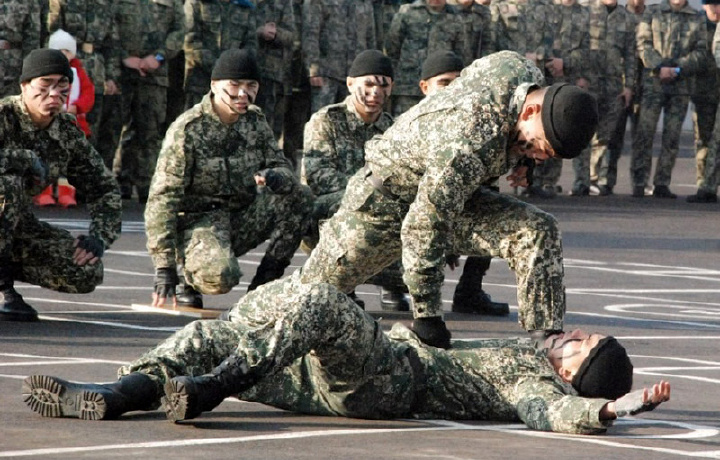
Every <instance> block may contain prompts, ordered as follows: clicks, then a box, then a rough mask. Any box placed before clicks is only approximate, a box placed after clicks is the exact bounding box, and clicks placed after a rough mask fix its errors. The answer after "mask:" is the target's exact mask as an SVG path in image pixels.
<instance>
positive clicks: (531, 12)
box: [490, 0, 555, 68]
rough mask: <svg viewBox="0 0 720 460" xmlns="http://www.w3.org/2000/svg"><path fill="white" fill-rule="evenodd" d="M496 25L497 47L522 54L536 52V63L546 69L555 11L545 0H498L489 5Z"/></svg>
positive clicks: (552, 38)
mask: <svg viewBox="0 0 720 460" xmlns="http://www.w3.org/2000/svg"><path fill="white" fill-rule="evenodd" d="M490 15H491V19H492V23H493V25H494V27H495V32H494V37H495V47H496V49H497V50H498V51H502V50H510V51H517V52H518V53H520V54H526V53H534V54H535V55H536V56H537V60H536V62H535V63H536V64H537V65H538V66H539V67H540V68H543V65H544V61H545V59H546V58H548V57H550V54H551V50H552V47H553V40H554V33H555V32H554V30H553V23H552V19H553V17H554V15H555V10H554V6H553V4H552V2H550V1H546V0H499V1H493V2H492V3H491V4H490Z"/></svg>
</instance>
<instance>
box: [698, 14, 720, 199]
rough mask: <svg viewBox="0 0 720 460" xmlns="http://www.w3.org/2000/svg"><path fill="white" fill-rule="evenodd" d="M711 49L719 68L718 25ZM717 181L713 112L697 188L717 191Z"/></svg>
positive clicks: (718, 127)
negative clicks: (704, 158)
mask: <svg viewBox="0 0 720 460" xmlns="http://www.w3.org/2000/svg"><path fill="white" fill-rule="evenodd" d="M712 51H713V56H714V57H715V66H716V67H717V68H720V27H717V28H716V29H715V35H714V36H713V44H712ZM718 72H720V70H718ZM718 111H720V106H718ZM718 183H720V114H718V112H715V127H714V128H713V136H712V139H711V140H710V145H709V146H708V154H707V158H706V160H705V173H704V176H703V180H702V181H701V182H700V183H699V184H698V190H703V191H706V192H709V193H717V188H718Z"/></svg>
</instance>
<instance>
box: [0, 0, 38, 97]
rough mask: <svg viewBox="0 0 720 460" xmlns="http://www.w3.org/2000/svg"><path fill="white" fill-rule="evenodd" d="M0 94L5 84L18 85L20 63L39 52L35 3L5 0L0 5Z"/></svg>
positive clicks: (36, 4) (24, 0)
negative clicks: (29, 55) (36, 51)
mask: <svg viewBox="0 0 720 460" xmlns="http://www.w3.org/2000/svg"><path fill="white" fill-rule="evenodd" d="M0 18H2V20H1V21H0V94H2V88H3V87H4V86H5V85H6V84H7V85H10V84H12V85H13V86H14V85H15V84H17V82H18V79H19V78H20V73H21V72H22V61H23V58H24V57H25V56H27V55H28V53H30V51H32V50H34V49H37V48H40V45H41V43H40V30H41V25H40V5H39V4H38V3H37V2H35V1H30V2H28V1H27V0H6V1H3V2H2V3H0Z"/></svg>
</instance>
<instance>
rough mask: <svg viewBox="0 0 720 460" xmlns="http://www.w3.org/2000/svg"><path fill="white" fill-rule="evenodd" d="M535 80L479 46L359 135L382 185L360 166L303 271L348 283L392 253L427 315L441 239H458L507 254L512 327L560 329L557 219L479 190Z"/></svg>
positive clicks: (519, 62) (508, 163)
mask: <svg viewBox="0 0 720 460" xmlns="http://www.w3.org/2000/svg"><path fill="white" fill-rule="evenodd" d="M543 83H544V80H543V77H542V74H541V72H540V70H539V69H538V68H537V67H536V66H535V65H534V64H533V63H532V62H531V61H529V60H527V59H525V58H523V57H521V56H519V55H518V54H517V53H514V52H502V53H497V54H493V55H490V56H488V57H486V58H483V59H479V60H477V61H475V62H474V63H473V64H472V65H470V66H469V67H466V68H465V69H464V70H463V72H462V74H461V76H460V77H459V78H458V79H456V80H455V81H454V82H453V83H452V84H451V85H450V86H448V87H447V88H445V89H444V90H443V91H441V92H439V93H437V94H435V95H432V96H429V97H427V98H425V99H424V100H423V101H421V102H420V103H419V104H418V105H416V106H415V107H413V108H412V109H410V110H409V111H408V112H406V113H405V114H404V115H402V116H401V117H400V118H398V119H396V120H395V124H394V125H393V126H392V127H390V129H388V130H387V131H386V132H385V134H384V135H382V136H376V137H375V138H373V139H372V140H370V141H369V142H367V143H366V144H365V161H366V164H367V166H368V168H369V169H370V170H371V171H372V176H374V180H376V181H378V182H381V183H382V184H383V185H384V190H383V192H380V191H378V190H377V189H375V188H374V187H373V186H371V185H370V183H369V182H368V181H366V177H367V174H368V173H367V172H366V171H365V170H361V171H360V172H358V173H357V174H355V176H353V177H352V178H351V179H350V181H349V183H348V186H347V191H346V193H345V196H344V198H343V201H342V203H341V205H340V210H339V211H338V212H337V213H336V214H335V215H334V216H333V217H332V218H331V219H330V220H329V221H328V222H327V223H326V224H325V227H323V232H321V235H320V243H319V244H318V246H317V247H316V248H315V250H314V251H313V252H312V254H311V255H310V258H309V259H308V261H307V262H306V264H305V266H304V270H303V281H304V282H327V283H330V284H333V285H334V286H337V287H338V288H339V289H340V290H342V291H343V292H350V291H352V289H353V288H354V287H355V286H357V284H360V283H362V282H363V281H364V280H366V279H367V278H368V277H369V276H371V275H373V274H375V273H377V272H379V271H380V270H381V269H382V268H383V267H385V266H386V265H388V264H390V263H392V262H394V261H395V260H397V259H398V258H399V257H400V256H402V263H403V267H405V274H404V280H405V284H406V285H407V286H408V288H409V291H410V294H411V296H412V298H413V302H414V308H415V315H416V317H431V316H438V315H441V314H442V301H441V296H440V286H441V285H442V282H443V279H444V271H443V270H444V264H445V254H446V252H447V251H448V249H449V248H448V241H456V242H458V244H459V245H465V246H462V247H460V248H459V249H460V250H459V251H458V252H455V253H456V254H467V255H486V256H487V255H493V256H499V257H503V258H505V259H506V260H508V261H509V264H510V267H511V268H513V269H514V270H515V272H516V276H517V280H518V302H519V305H520V312H521V313H520V315H519V318H520V322H521V324H522V325H523V327H525V328H526V329H528V330H533V329H562V318H563V315H564V311H565V293H564V287H563V283H562V278H563V273H562V272H563V266H562V248H561V244H560V236H559V233H558V230H557V223H556V222H555V220H554V218H552V216H550V215H548V214H545V213H543V212H542V211H540V210H538V209H537V208H535V207H533V206H530V205H527V204H525V203H522V202H520V201H518V200H516V199H514V198H512V197H506V196H502V195H500V194H497V193H492V192H487V193H485V190H480V187H481V185H483V184H484V183H486V182H487V181H488V180H490V179H492V178H494V177H498V176H501V175H503V174H505V173H506V172H507V171H509V170H510V169H511V168H513V167H514V166H515V165H516V164H517V161H518V160H519V157H515V156H514V155H510V154H508V153H507V152H506V147H507V143H508V137H509V136H510V135H511V132H510V130H511V129H512V127H513V126H515V124H516V122H517V119H518V114H519V110H520V109H521V107H522V104H523V102H524V100H525V97H526V95H527V92H528V91H529V90H530V88H531V87H533V86H534V85H542V84H543ZM476 192H478V193H476ZM458 235H461V236H458Z"/></svg>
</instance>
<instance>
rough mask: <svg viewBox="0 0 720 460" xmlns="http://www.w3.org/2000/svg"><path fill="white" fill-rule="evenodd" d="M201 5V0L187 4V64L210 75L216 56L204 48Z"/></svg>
mask: <svg viewBox="0 0 720 460" xmlns="http://www.w3.org/2000/svg"><path fill="white" fill-rule="evenodd" d="M200 5H201V2H200V0H187V1H186V2H185V46H184V49H185V62H186V68H188V67H191V68H200V69H203V70H204V71H206V72H207V73H208V74H210V73H211V71H212V66H213V64H214V61H215V58H216V56H215V53H213V52H212V51H210V50H206V49H204V48H203V33H202V18H201V16H200V8H201V6H200Z"/></svg>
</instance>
